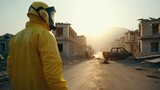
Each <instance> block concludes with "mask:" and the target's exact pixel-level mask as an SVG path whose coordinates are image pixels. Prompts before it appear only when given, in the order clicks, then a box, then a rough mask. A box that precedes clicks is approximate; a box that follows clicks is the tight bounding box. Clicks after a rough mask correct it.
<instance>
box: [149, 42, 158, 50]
mask: <svg viewBox="0 0 160 90" xmlns="http://www.w3.org/2000/svg"><path fill="white" fill-rule="evenodd" d="M151 52H158V42H151Z"/></svg>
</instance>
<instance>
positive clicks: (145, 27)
mask: <svg viewBox="0 0 160 90" xmlns="http://www.w3.org/2000/svg"><path fill="white" fill-rule="evenodd" d="M139 21H140V22H139V29H138V51H139V55H141V56H144V55H154V54H160V18H158V19H153V18H151V19H140V20H139Z"/></svg>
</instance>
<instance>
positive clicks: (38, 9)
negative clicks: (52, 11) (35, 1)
mask: <svg viewBox="0 0 160 90" xmlns="http://www.w3.org/2000/svg"><path fill="white" fill-rule="evenodd" d="M31 8H33V9H34V10H35V11H36V12H38V15H39V16H40V17H41V18H42V19H43V17H42V16H41V15H40V14H39V11H40V10H42V9H44V8H43V7H38V8H37V9H36V8H34V7H33V6H32V5H31V6H30V7H29V10H28V12H29V11H30V10H31Z"/></svg>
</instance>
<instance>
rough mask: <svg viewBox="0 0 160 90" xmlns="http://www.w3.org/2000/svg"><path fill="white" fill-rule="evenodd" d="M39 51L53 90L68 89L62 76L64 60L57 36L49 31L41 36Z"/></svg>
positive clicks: (46, 76) (44, 70)
mask: <svg viewBox="0 0 160 90" xmlns="http://www.w3.org/2000/svg"><path fill="white" fill-rule="evenodd" d="M39 53H40V57H41V60H42V64H43V72H44V76H45V78H46V81H47V83H48V85H49V87H50V89H51V90H68V88H67V85H66V81H65V80H64V79H63V76H62V61H61V58H60V54H59V51H58V47H57V43H56V40H55V38H54V37H53V36H52V35H51V34H50V33H48V32H45V33H43V34H42V35H41V36H40V37H39Z"/></svg>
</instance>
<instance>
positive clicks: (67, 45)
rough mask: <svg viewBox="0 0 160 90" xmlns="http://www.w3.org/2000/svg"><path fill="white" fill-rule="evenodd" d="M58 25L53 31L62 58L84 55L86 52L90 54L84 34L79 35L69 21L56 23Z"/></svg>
mask: <svg viewBox="0 0 160 90" xmlns="http://www.w3.org/2000/svg"><path fill="white" fill-rule="evenodd" d="M56 26H57V30H55V31H54V32H53V33H54V35H55V37H56V40H57V43H58V48H59V51H60V54H61V57H62V58H73V57H84V56H85V55H86V54H85V53H87V54H88V55H90V52H89V51H91V50H88V46H87V44H86V37H85V36H84V35H81V36H78V35H77V33H76V32H75V31H74V30H73V28H72V27H71V24H69V23H56Z"/></svg>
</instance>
